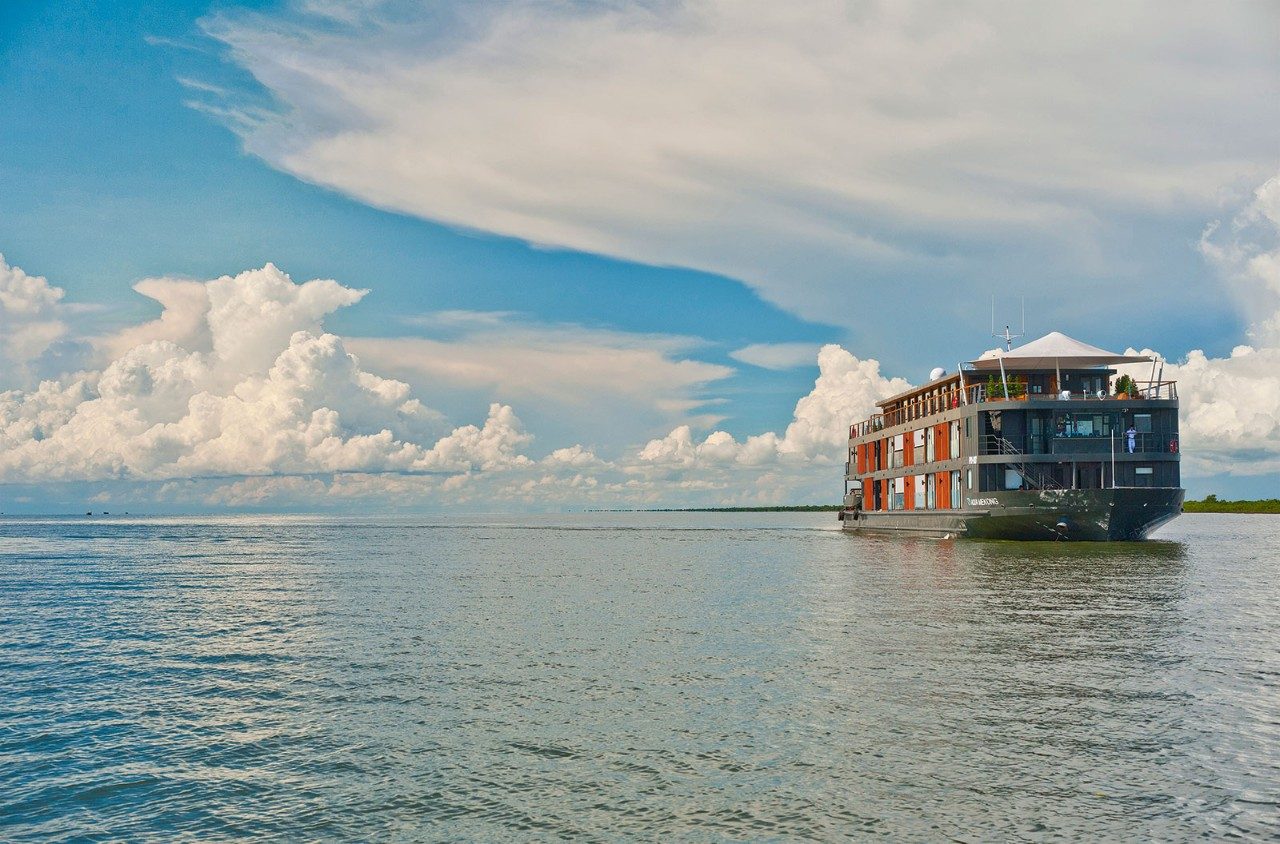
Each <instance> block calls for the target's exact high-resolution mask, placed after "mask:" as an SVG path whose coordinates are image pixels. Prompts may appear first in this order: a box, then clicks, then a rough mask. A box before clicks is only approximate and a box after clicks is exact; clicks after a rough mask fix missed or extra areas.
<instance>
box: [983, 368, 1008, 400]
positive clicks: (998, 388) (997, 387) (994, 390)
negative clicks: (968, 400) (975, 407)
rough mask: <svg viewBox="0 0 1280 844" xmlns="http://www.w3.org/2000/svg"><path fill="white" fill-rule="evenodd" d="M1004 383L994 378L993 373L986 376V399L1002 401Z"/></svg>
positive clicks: (1003, 397)
mask: <svg viewBox="0 0 1280 844" xmlns="http://www.w3.org/2000/svg"><path fill="white" fill-rule="evenodd" d="M1004 399H1005V392H1004V383H1003V382H1002V381H1001V380H1000V379H999V378H996V375H995V373H994V372H993V373H991V375H989V376H987V401H1004Z"/></svg>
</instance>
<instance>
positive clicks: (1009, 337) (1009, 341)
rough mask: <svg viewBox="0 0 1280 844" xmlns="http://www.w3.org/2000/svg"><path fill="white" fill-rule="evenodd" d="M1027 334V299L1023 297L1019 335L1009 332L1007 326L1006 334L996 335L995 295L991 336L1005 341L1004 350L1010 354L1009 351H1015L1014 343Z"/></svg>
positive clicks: (992, 307) (992, 300)
mask: <svg viewBox="0 0 1280 844" xmlns="http://www.w3.org/2000/svg"><path fill="white" fill-rule="evenodd" d="M1026 333H1027V297H1025V296H1023V297H1022V330H1021V331H1020V332H1019V333H1017V334H1013V333H1012V332H1011V331H1010V330H1009V326H1007V325H1006V326H1005V327H1004V333H1003V334H997V333H996V297H995V296H994V295H993V296H992V297H991V336H992V337H994V338H996V339H997V340H1003V341H1004V350H1005V351H1006V352H1009V351H1013V341H1014V340H1017V339H1018V338H1019V337H1024V336H1026Z"/></svg>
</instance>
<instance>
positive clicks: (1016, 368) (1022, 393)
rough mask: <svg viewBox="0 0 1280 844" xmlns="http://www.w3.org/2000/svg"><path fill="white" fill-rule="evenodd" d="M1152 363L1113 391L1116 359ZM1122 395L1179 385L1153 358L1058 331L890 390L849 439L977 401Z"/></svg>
mask: <svg viewBox="0 0 1280 844" xmlns="http://www.w3.org/2000/svg"><path fill="white" fill-rule="evenodd" d="M1140 363H1151V364H1152V371H1151V376H1152V378H1151V379H1150V380H1136V379H1135V380H1134V386H1133V388H1132V391H1131V393H1121V394H1117V393H1116V392H1115V390H1114V383H1113V380H1112V377H1113V376H1115V375H1116V373H1117V370H1116V369H1114V368H1112V367H1114V366H1117V365H1120V364H1140ZM1118 399H1119V400H1126V401H1129V402H1134V401H1143V402H1159V403H1161V404H1165V403H1172V404H1174V405H1175V406H1176V403H1177V400H1178V385H1177V383H1176V382H1173V381H1164V380H1160V379H1159V378H1158V377H1156V370H1155V364H1154V363H1153V358H1151V357H1149V356H1146V355H1140V354H1116V353H1115V352H1108V351H1106V350H1104V349H1099V348H1097V347H1096V346H1090V345H1088V344H1086V343H1082V342H1080V341H1078V340H1073V339H1072V338H1070V337H1067V336H1066V335H1063V334H1060V333H1058V332H1056V331H1055V332H1052V333H1050V334H1047V335H1045V336H1044V337H1041V338H1040V339H1039V340H1035V341H1032V342H1030V343H1027V344H1025V345H1023V346H1019V347H1018V348H1016V349H1010V350H1008V351H1004V350H995V351H992V352H988V353H986V354H984V355H982V356H981V357H979V358H978V359H976V360H972V361H969V363H968V364H965V365H964V366H963V367H962V368H961V369H960V371H958V372H955V373H952V374H950V375H943V376H942V377H940V378H937V379H935V380H933V381H930V382H929V383H927V384H924V385H922V386H919V387H913V388H911V389H910V390H907V391H905V392H902V393H899V394H897V395H895V396H890V397H889V398H886V399H884V400H882V401H880V402H878V403H877V405H878V406H879V407H880V412H879V413H876V414H872V416H870V417H869V418H868V419H865V420H863V421H860V422H855V423H853V424H852V425H851V426H850V429H849V437H850V439H857V438H859V437H865V436H869V435H871V434H873V433H875V432H878V431H882V430H884V429H886V428H896V427H898V426H900V425H906V424H907V423H910V422H915V421H917V420H928V419H930V417H933V416H937V415H939V414H944V413H947V412H948V411H953V410H957V409H959V408H966V407H972V406H975V405H986V406H989V405H991V404H992V403H996V402H1006V401H1028V402H1035V403H1037V404H1039V403H1040V402H1054V403H1055V405H1054V406H1057V407H1062V405H1057V404H1056V403H1057V402H1067V403H1078V402H1091V403H1094V404H1095V405H1096V403H1098V402H1105V401H1115V400H1118Z"/></svg>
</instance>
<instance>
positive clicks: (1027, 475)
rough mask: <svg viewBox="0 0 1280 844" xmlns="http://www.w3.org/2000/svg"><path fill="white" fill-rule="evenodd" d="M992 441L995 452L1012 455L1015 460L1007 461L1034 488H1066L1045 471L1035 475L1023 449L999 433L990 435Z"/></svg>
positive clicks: (1005, 455)
mask: <svg viewBox="0 0 1280 844" xmlns="http://www.w3.org/2000/svg"><path fill="white" fill-rule="evenodd" d="M989 437H990V441H991V443H992V444H994V445H995V453H996V454H999V455H1001V456H1002V457H1012V458H1014V459H1013V460H1008V461H1006V462H1007V463H1008V464H1009V465H1010V466H1011V467H1012V468H1013V469H1015V470H1016V471H1017V473H1018V474H1019V475H1021V476H1022V480H1023V481H1024V482H1026V484H1027V486H1029V487H1031V488H1032V489H1065V487H1064V486H1062V484H1060V483H1058V482H1057V481H1055V480H1053V479H1052V478H1049V477H1046V476H1045V475H1044V473H1043V472H1036V473H1035V474H1034V475H1033V474H1032V473H1031V470H1030V469H1028V468H1027V463H1026V460H1024V459H1023V458H1025V457H1026V455H1025V454H1023V453H1022V451H1021V450H1020V449H1019V448H1018V447H1017V446H1015V445H1014V444H1013V443H1011V442H1009V441H1008V440H1006V439H1005V438H1004V437H1002V436H1000V435H999V434H991V435H989Z"/></svg>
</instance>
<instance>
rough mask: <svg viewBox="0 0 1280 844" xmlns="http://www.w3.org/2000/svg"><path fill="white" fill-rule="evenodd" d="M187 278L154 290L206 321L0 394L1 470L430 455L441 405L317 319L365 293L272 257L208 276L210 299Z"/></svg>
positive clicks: (165, 326) (369, 464)
mask: <svg viewBox="0 0 1280 844" xmlns="http://www.w3.org/2000/svg"><path fill="white" fill-rule="evenodd" d="M190 284H191V283H190V282H175V283H173V284H166V283H162V282H159V281H153V282H151V283H150V284H149V285H147V286H146V287H145V289H147V290H151V291H152V292H159V293H160V298H161V301H162V302H165V303H167V304H168V303H172V304H175V305H176V306H177V307H179V308H180V309H187V310H201V311H203V319H202V320H197V319H195V318H194V316H193V315H192V314H191V313H183V314H182V315H181V316H180V317H168V318H166V317H165V316H162V317H161V318H160V319H159V320H157V321H156V322H154V323H152V324H150V325H148V326H143V327H142V328H141V329H135V330H134V331H133V332H132V335H131V334H130V332H126V333H125V334H124V335H123V336H124V337H128V336H133V337H135V338H136V339H140V340H143V341H144V342H141V343H140V344H139V345H135V346H133V347H132V348H130V349H128V350H127V351H125V352H124V353H123V354H120V355H119V356H118V357H116V358H115V359H114V360H113V361H111V363H110V364H109V365H107V366H106V367H105V368H104V369H102V370H101V371H100V372H89V373H80V374H76V375H71V376H66V377H64V378H63V379H61V380H50V381H45V382H43V383H41V385H40V386H39V387H38V388H37V389H34V390H13V391H9V392H7V393H3V394H0V478H3V479H6V480H31V479H36V480H56V479H94V478H116V477H123V478H164V477H188V476H198V475H247V474H273V473H306V472H318V471H319V472H331V471H352V470H360V469H381V470H392V469H408V468H409V467H411V466H413V465H414V464H415V463H417V462H418V461H422V460H426V459H428V457H429V455H430V453H431V452H430V451H429V450H428V449H426V448H424V447H423V446H422V445H420V443H422V442H424V441H426V442H430V441H432V440H434V436H433V434H434V433H437V432H438V431H439V430H440V429H441V428H442V427H443V420H442V418H441V417H440V416H439V414H437V413H435V412H434V411H431V410H429V409H428V408H426V407H425V406H423V405H422V403H421V402H420V401H418V400H417V399H415V398H413V397H412V396H410V395H409V387H408V385H407V384H404V383H402V382H399V381H393V380H389V379H385V378H381V377H379V376H377V375H374V374H373V373H370V372H367V371H365V370H364V369H362V368H361V366H360V364H359V361H358V360H357V359H356V358H355V356H354V355H352V354H351V353H350V352H348V351H347V349H346V348H345V346H344V345H343V342H342V340H341V338H339V337H337V336H335V335H333V334H328V333H325V332H323V331H322V329H321V327H320V321H321V319H322V318H323V317H324V315H325V314H327V313H329V312H331V311H333V310H335V309H337V308H339V307H342V306H344V305H347V304H351V303H354V302H356V301H358V300H359V298H360V296H361V295H362V293H361V291H355V290H350V289H347V288H344V287H342V286H341V285H339V284H337V283H336V282H333V281H311V282H307V283H306V284H295V283H294V282H293V281H292V280H291V279H290V278H289V277H288V276H286V275H285V274H284V273H282V272H281V271H280V270H279V269H277V268H276V267H274V266H272V265H270V264H268V265H267V266H265V267H263V268H262V269H260V270H252V271H249V272H245V273H241V274H239V275H237V276H224V277H222V278H219V279H216V280H214V281H210V282H207V283H205V284H203V285H202V287H203V291H204V294H205V295H204V300H203V302H201V301H200V300H199V297H198V296H196V295H195V291H194V288H191V287H190ZM175 290H181V291H182V295H180V296H172V297H171V296H168V295H167V293H168V292H172V291H175ZM166 335H168V336H166ZM170 338H173V339H170ZM176 341H182V342H183V343H186V344H187V345H186V346H183V345H179V343H178V342H176ZM120 342H121V338H120V337H116V338H109V339H108V341H107V342H106V344H105V345H106V346H107V347H111V346H113V345H116V346H118V345H120Z"/></svg>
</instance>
